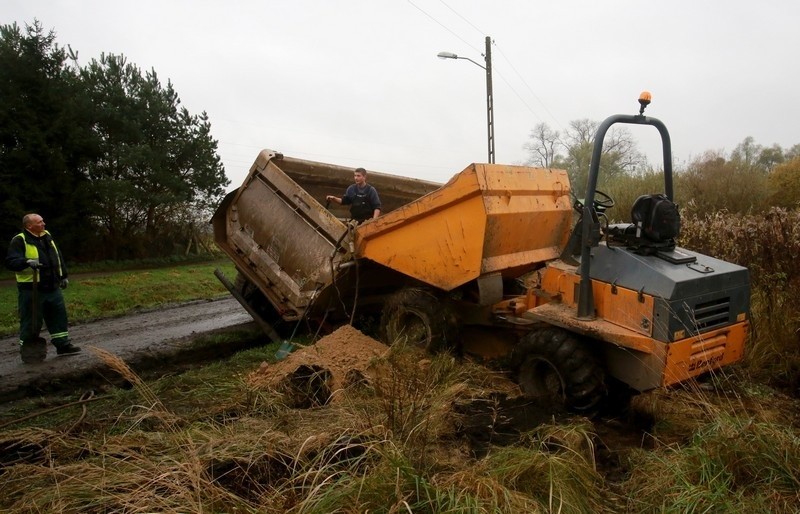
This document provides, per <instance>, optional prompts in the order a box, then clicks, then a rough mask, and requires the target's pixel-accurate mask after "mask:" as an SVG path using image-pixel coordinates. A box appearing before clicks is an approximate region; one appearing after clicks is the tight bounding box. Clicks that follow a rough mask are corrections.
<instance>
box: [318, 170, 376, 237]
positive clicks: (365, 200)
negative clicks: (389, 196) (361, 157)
mask: <svg viewBox="0 0 800 514" xmlns="http://www.w3.org/2000/svg"><path fill="white" fill-rule="evenodd" d="M353 181H354V182H355V184H351V185H350V186H349V187H348V188H347V190H346V191H345V192H344V196H342V197H341V198H339V197H338V196H333V195H328V196H326V197H325V199H326V200H329V201H334V202H336V203H338V204H342V205H349V206H350V217H351V218H353V219H354V220H356V221H358V222H359V223H361V222H362V221H364V220H368V219H372V218H377V217H378V216H380V215H381V199H380V197H379V196H378V191H377V190H376V189H375V188H374V187H372V186H371V185H370V184H367V170H365V169H364V168H356V170H355V171H354V172H353Z"/></svg>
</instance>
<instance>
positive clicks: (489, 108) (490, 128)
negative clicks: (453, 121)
mask: <svg viewBox="0 0 800 514" xmlns="http://www.w3.org/2000/svg"><path fill="white" fill-rule="evenodd" d="M437 57H439V59H464V60H467V61H469V62H471V63H472V64H474V65H476V66H478V67H481V68H483V69H484V70H485V71H486V131H487V142H488V145H489V163H490V164H494V95H493V93H492V38H491V37H489V36H486V53H485V54H484V55H483V59H484V61H485V62H486V66H484V65H482V64H481V63H479V62H475V61H473V60H472V59H470V58H469V57H460V56H459V55H457V54H454V53H453V52H439V54H438V55H437Z"/></svg>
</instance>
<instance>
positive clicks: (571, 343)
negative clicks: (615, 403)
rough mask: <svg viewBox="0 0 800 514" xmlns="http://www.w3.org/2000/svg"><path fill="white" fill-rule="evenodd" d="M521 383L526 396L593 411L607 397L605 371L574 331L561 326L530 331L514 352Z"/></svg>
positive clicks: (513, 361) (515, 366)
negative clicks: (563, 328)
mask: <svg viewBox="0 0 800 514" xmlns="http://www.w3.org/2000/svg"><path fill="white" fill-rule="evenodd" d="M512 364H513V365H514V369H515V371H516V373H517V383H518V384H519V386H520V388H521V389H522V392H523V393H524V394H525V395H526V396H530V397H537V398H539V399H543V400H549V401H553V402H557V403H560V404H561V405H563V406H564V407H565V408H567V409H568V410H572V411H580V412H586V411H592V410H594V409H595V408H597V407H598V406H599V405H600V403H601V401H602V400H603V398H604V397H605V393H606V388H605V381H604V377H605V373H604V372H603V369H602V368H601V367H600V364H599V362H598V360H597V358H596V357H595V356H594V355H593V354H592V353H591V352H590V351H589V350H588V349H587V348H586V346H585V344H584V343H583V342H581V341H580V340H579V339H578V338H577V337H576V336H575V335H574V334H572V333H570V332H567V331H565V330H561V329H557V328H548V329H543V330H536V331H533V332H530V333H528V334H526V335H525V336H524V337H523V338H522V340H521V341H520V343H519V344H518V345H517V347H516V348H515V349H514V351H513V352H512Z"/></svg>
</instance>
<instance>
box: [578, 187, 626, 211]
mask: <svg viewBox="0 0 800 514" xmlns="http://www.w3.org/2000/svg"><path fill="white" fill-rule="evenodd" d="M584 200H585V198H575V203H574V204H573V207H574V208H575V209H576V210H577V211H582V210H583V201H584ZM592 204H593V205H594V208H595V209H596V210H598V211H605V210H606V209H610V208H612V207H614V205H616V202H614V199H613V198H611V196H609V195H607V194H606V193H604V192H602V191H600V190H595V192H594V201H593V202H592Z"/></svg>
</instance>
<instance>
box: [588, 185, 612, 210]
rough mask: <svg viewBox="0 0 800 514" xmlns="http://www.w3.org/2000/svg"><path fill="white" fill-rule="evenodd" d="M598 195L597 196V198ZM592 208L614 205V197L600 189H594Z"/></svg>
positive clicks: (608, 207)
mask: <svg viewBox="0 0 800 514" xmlns="http://www.w3.org/2000/svg"><path fill="white" fill-rule="evenodd" d="M598 197H599V198H598ZM593 203H594V208H595V209H603V210H605V209H610V208H612V207H614V205H615V202H614V199H613V198H611V197H610V196H609V195H607V194H606V193H604V192H602V191H598V190H595V192H594V202H593Z"/></svg>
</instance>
